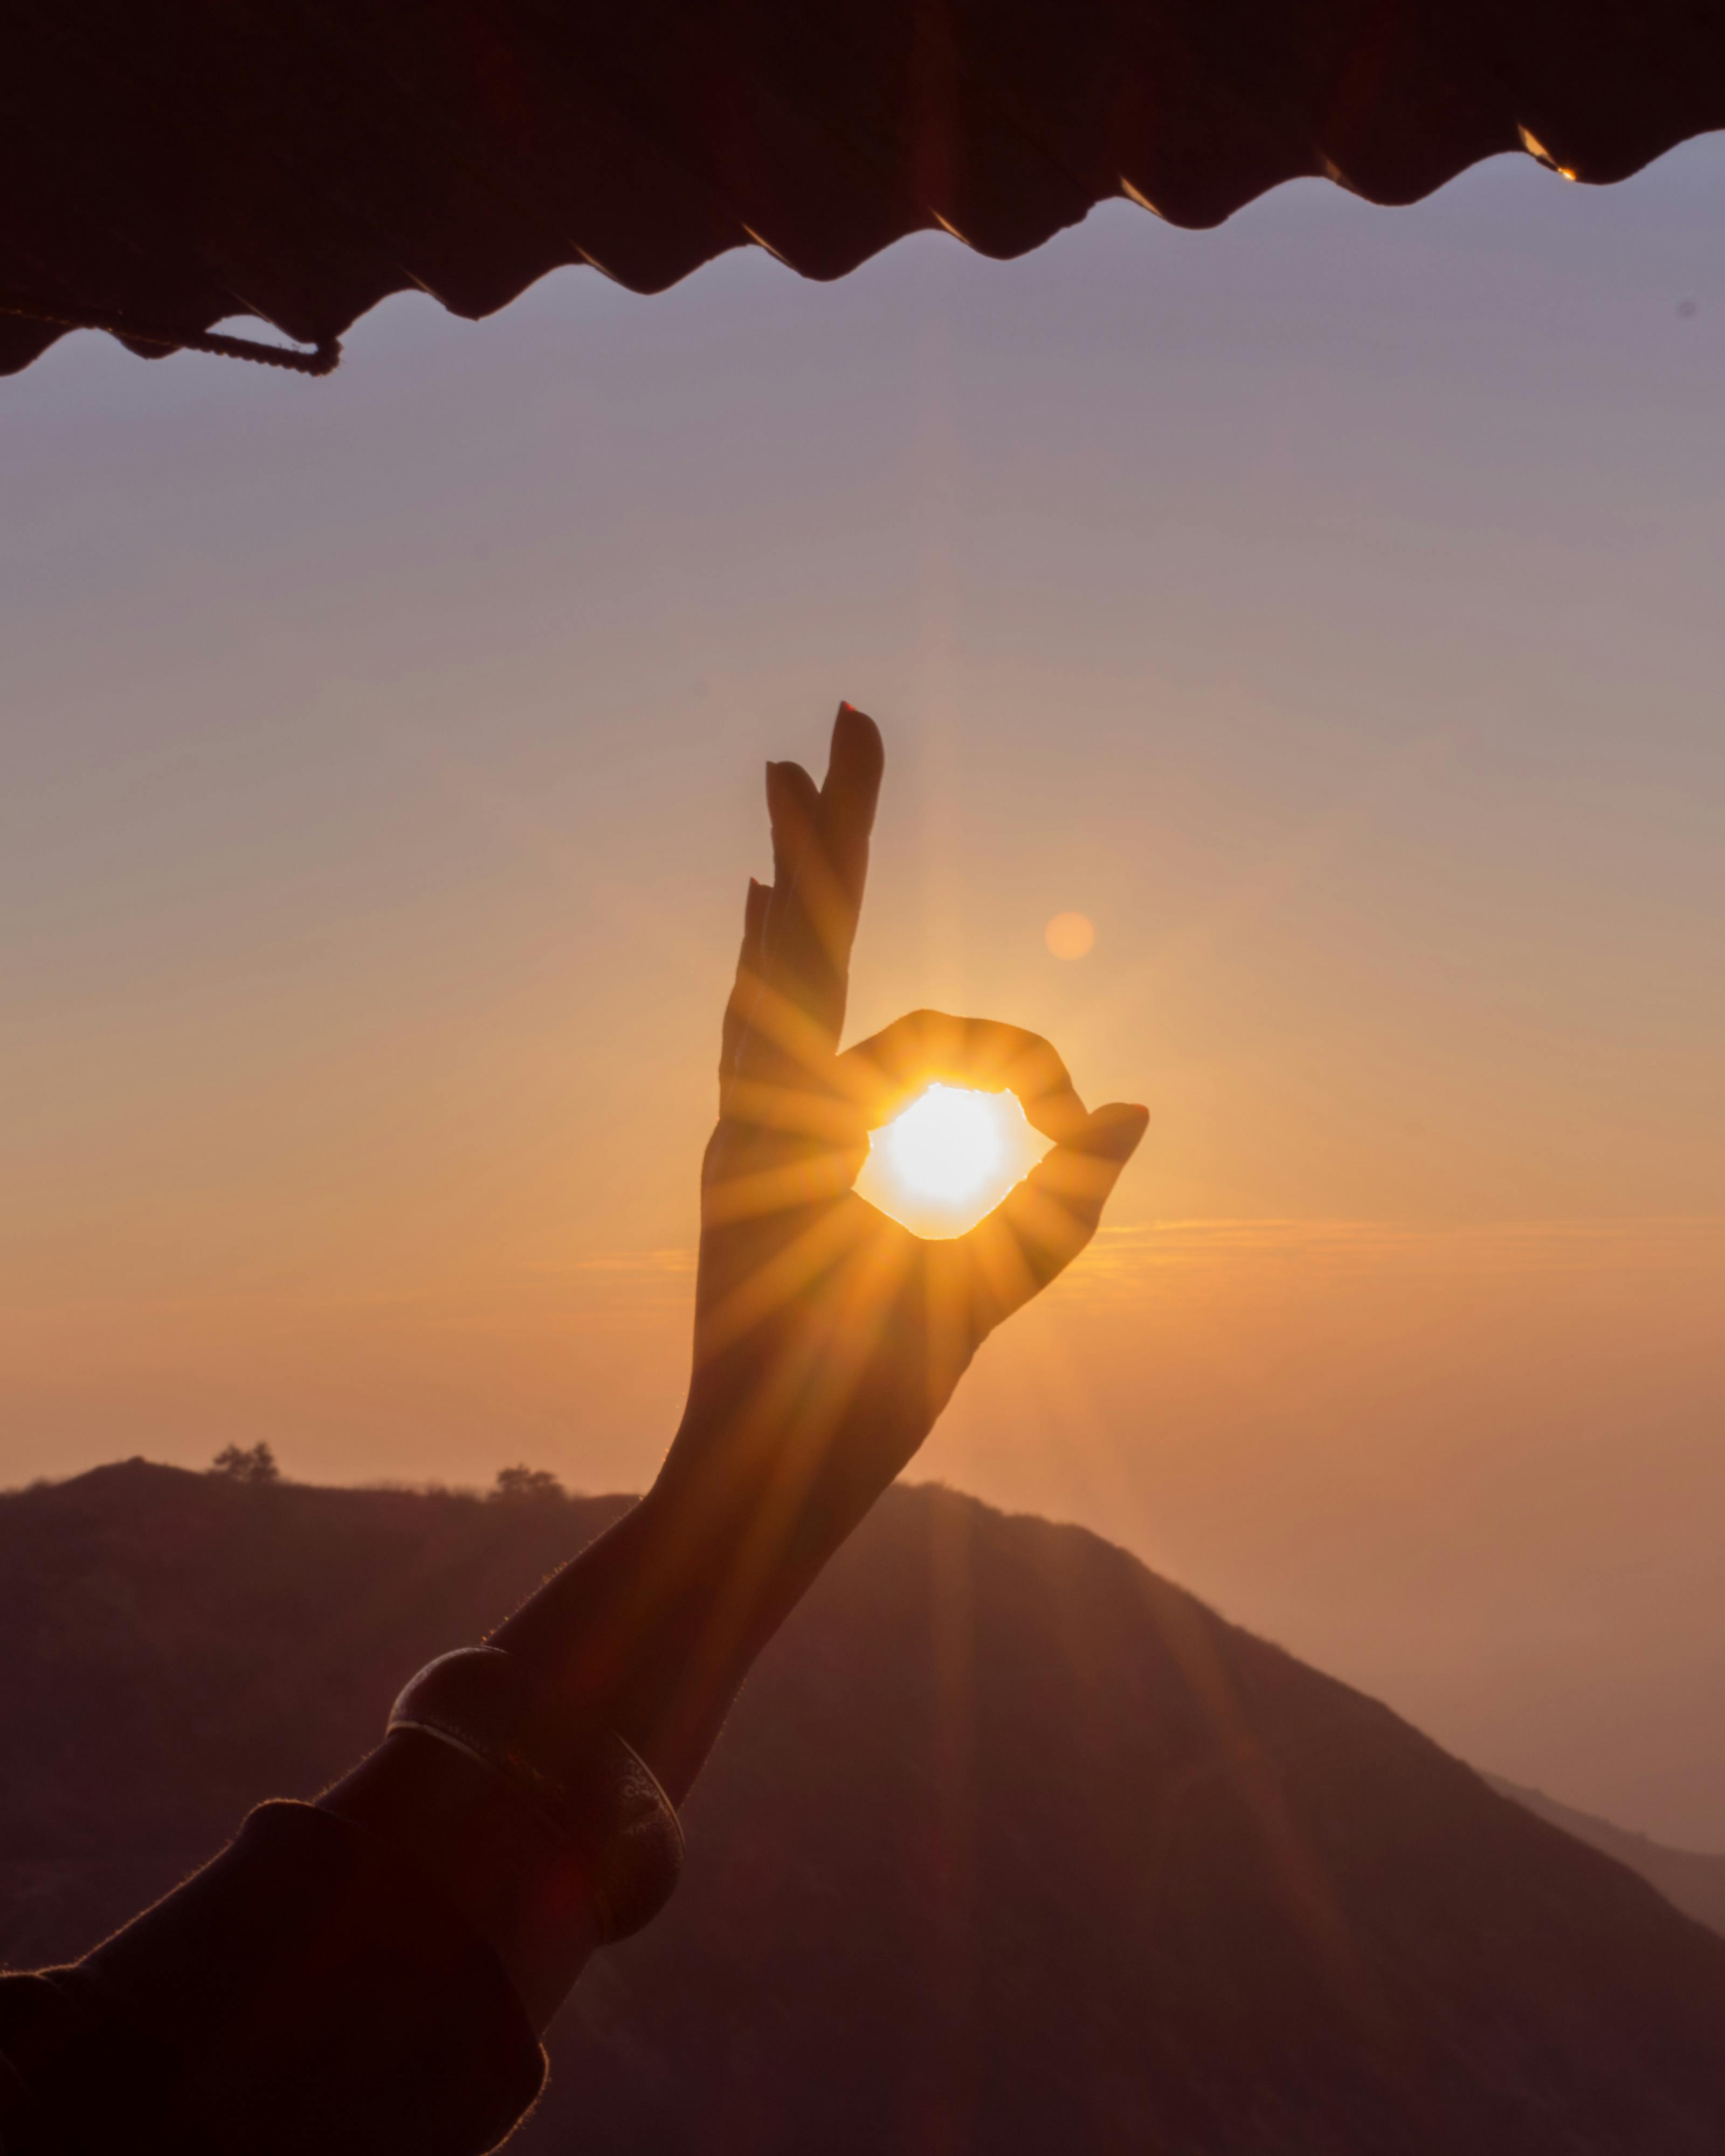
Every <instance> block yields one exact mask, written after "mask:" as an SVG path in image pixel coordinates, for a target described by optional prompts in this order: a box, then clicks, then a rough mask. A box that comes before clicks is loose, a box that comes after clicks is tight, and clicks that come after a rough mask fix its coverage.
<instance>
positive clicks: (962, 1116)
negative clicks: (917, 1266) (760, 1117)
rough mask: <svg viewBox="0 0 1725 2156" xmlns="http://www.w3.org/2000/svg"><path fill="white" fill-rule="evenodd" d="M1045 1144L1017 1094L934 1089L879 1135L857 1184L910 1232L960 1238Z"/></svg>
mask: <svg viewBox="0 0 1725 2156" xmlns="http://www.w3.org/2000/svg"><path fill="white" fill-rule="evenodd" d="M1047 1149H1048V1141H1047V1140H1046V1139H1045V1138H1043V1137H1038V1135H1037V1134H1036V1132H1034V1131H1033V1130H1032V1129H1031V1127H1030V1126H1029V1123H1028V1122H1026V1121H1025V1119H1024V1110H1023V1108H1021V1107H1020V1106H1019V1101H1018V1097H1017V1096H1016V1095H1015V1094H1013V1093H975V1092H972V1091H970V1090H969V1089H968V1087H966V1086H939V1085H935V1086H929V1087H928V1089H927V1091H926V1092H923V1093H921V1094H919V1095H918V1096H917V1097H916V1099H915V1100H914V1101H911V1105H910V1106H909V1107H908V1108H906V1110H905V1111H904V1112H903V1113H902V1114H901V1116H898V1117H897V1118H896V1120H895V1121H894V1122H890V1123H888V1124H887V1125H886V1127H884V1128H883V1129H881V1130H878V1131H876V1132H875V1134H874V1137H873V1138H872V1139H871V1140H870V1147H869V1158H868V1161H867V1163H866V1165H865V1167H864V1169H863V1172H862V1173H861V1175H860V1176H859V1177H858V1178H857V1184H856V1188H857V1191H858V1193H859V1195H860V1196H861V1197H864V1198H866V1199H868V1201H869V1203H870V1204H871V1205H878V1206H879V1207H880V1210H881V1211H882V1212H883V1213H888V1214H891V1216H892V1218H893V1219H895V1220H897V1221H899V1222H901V1224H903V1225H904V1226H905V1227H906V1228H908V1229H910V1230H911V1234H912V1235H927V1236H935V1237H943V1236H947V1235H963V1234H964V1232H965V1231H966V1229H969V1228H971V1227H973V1226H974V1225H975V1224H976V1223H977V1222H978V1220H980V1219H982V1217H983V1214H985V1213H992V1212H993V1209H994V1208H995V1207H996V1206H997V1205H998V1204H999V1203H1000V1201H1001V1199H1003V1198H1004V1197H1005V1195H1006V1193H1007V1192H1008V1191H1009V1190H1010V1189H1011V1188H1012V1187H1013V1185H1014V1183H1016V1182H1018V1180H1019V1178H1020V1177H1021V1176H1023V1175H1024V1173H1027V1171H1028V1170H1029V1169H1030V1168H1034V1166H1035V1164H1036V1163H1037V1162H1038V1161H1039V1160H1040V1159H1041V1158H1042V1156H1043V1154H1044V1153H1045V1152H1046V1151H1047Z"/></svg>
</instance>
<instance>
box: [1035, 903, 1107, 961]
mask: <svg viewBox="0 0 1725 2156" xmlns="http://www.w3.org/2000/svg"><path fill="white" fill-rule="evenodd" d="M1042 934H1043V938H1044V940H1045V942H1046V943H1047V945H1048V947H1049V949H1050V951H1052V952H1054V954H1055V957H1057V958H1082V957H1086V956H1087V955H1088V953H1089V952H1090V951H1091V948H1092V947H1093V946H1094V945H1095V942H1096V923H1095V921H1092V920H1091V917H1090V916H1089V915H1088V914H1086V913H1057V914H1055V917H1054V919H1053V920H1052V921H1050V922H1049V924H1048V926H1047V927H1046V928H1045V929H1044V930H1043V932H1042Z"/></svg>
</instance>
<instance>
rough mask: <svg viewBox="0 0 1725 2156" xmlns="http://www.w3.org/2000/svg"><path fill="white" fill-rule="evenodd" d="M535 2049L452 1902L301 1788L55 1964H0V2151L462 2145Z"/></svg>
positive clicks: (527, 2077) (493, 2118) (523, 2077)
mask: <svg viewBox="0 0 1725 2156" xmlns="http://www.w3.org/2000/svg"><path fill="white" fill-rule="evenodd" d="M544 2071H545V2059H544V2054H543V2053H542V2051H541V2050H540V2048H539V2045H538V2042H537V2040H536V2038H535V2036H534V2034H533V2031H532V2030H531V2028H530V2026H529V2025H528V2023H527V2020H526V2015H524V2013H523V2011H522V2010H521V2005H520V2002H519V2001H518V1999H517V1998H516V1994H515V1991H514V1989H513V1988H512V1987H511V1984H510V1981H509V1979H508V1978H507V1977H506V1974H504V1970H503V1968H502V1965H501V1963H500V1962H499V1960H498V1958H497V1957H496V1955H495V1953H494V1952H493V1950H492V1949H491V1948H490V1946H489V1945H487V1944H486V1943H485V1941H484V1940H483V1939H482V1938H480V1935H479V1934H478V1933H477V1932H475V1930H474V1929H472V1928H471V1927H470V1925H469V1923H468V1922H467V1921H466V1919H465V1917H462V1916H460V1915H459V1913H458V1912H457V1911H456V1910H455V1909H454V1908H453V1907H450V1906H449V1904H448V1903H447V1902H445V1901H444V1899H443V1898H442V1897H441V1896H440V1895H439V1894H438V1893H437V1892H435V1890H434V1888H432V1887H431V1886H430V1885H429V1882H427V1881H424V1880H422V1879H421V1878H420V1877H419V1876H418V1874H417V1873H415V1872H414V1871H412V1870H410V1869H409V1868H408V1866H405V1865H404V1864H403V1863H402V1862H401V1861H400V1860H398V1858H396V1857H395V1856H393V1855H392V1854H391V1853H390V1851H388V1849H387V1848H386V1847H385V1846H384V1845H383V1844H382V1842H380V1841H378V1840H376V1839H375V1838H374V1837H373V1836H372V1835H370V1834H368V1833H367V1831H366V1830H364V1829H363V1828H361V1827H358V1826H357V1825H353V1824H352V1823H351V1822H350V1821H348V1820H344V1819H341V1818H340V1817H337V1816H336V1815H334V1814H332V1813H331V1812H327V1811H323V1810H319V1809H314V1808H313V1807H312V1806H311V1805H308V1804H264V1805H262V1806H261V1807H260V1808H259V1809H258V1810H256V1811H254V1813H253V1814H252V1815H251V1816H250V1818H249V1820H247V1821H246V1823H245V1825H244V1828H243V1829H242V1830H241V1831H240V1833H239V1836H238V1837H237V1839H236V1840H234V1842H233V1843H231V1844H230V1845H229V1846H228V1848H227V1849H226V1850H225V1851H223V1854H222V1855H221V1856H218V1857H217V1858H216V1859H215V1861H213V1863H211V1864H208V1865H207V1866H205V1867H204V1868H203V1871H199V1872H198V1873H196V1874H195V1875H194V1876H193V1877H192V1878H191V1879H189V1880H188V1881H187V1882H186V1883H185V1885H183V1886H181V1887H179V1888H178V1889H177V1890H176V1892H173V1893H172V1894H171V1895H169V1896H168V1897H167V1899H166V1900H164V1901H162V1902H158V1903H157V1905H156V1907H154V1908H153V1909H149V1910H146V1912H144V1914H143V1915H142V1916H141V1917H138V1918H137V1919H136V1921H135V1922H132V1923H131V1924H128V1925H127V1926H126V1929H125V1930H124V1931H121V1932H117V1933H116V1934H115V1935H114V1937H113V1938H110V1940H108V1941H107V1942H106V1943H105V1944H104V1945H102V1946H100V1947H98V1948H96V1949H95V1952H94V1953H91V1954H90V1955H88V1956H87V1957H86V1958H85V1959H84V1960H83V1961H82V1962H80V1963H78V1964H77V1965H76V1966H75V1967H74V1968H71V1969H49V1970H46V1971H44V1972H42V1973H41V1974H37V1975H31V1976H8V1977H4V1978H0V2156H97V2152H100V2156H120V2153H121V2152H125V2156H156V2152H157V2151H161V2152H163V2156H166V2152H167V2151H170V2150H172V2152H173V2156H218V2152H219V2156H230V2152H231V2156H241V2153H242V2152H243V2153H244V2156H287V2152H289V2151H293V2152H295V2156H298V2152H302V2151H303V2152H310V2151H313V2150H316V2151H318V2152H319V2156H362V2152H363V2156H398V2152H399V2156H479V2152H480V2151H482V2150H485V2149H489V2148H492V2147H494V2146H495V2143H497V2142H499V2141H500V2140H501V2139H502V2138H503V2137H504V2136H505V2135H506V2133H508V2132H509V2130H510V2128H511V2127H512V2126H513V2125H514V2124H515V2123H516V2121H517V2120H518V2119H519V2118H520V2117H521V2115H522V2114H523V2113H524V2112H526V2110H527V2109H528V2108H529V2107H531V2104H532V2102H533V2100H534V2098H535V2097H536V2096H537V2094H538V2092H539V2087H540V2084H541V2082H542V2079H543V2077H544Z"/></svg>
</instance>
